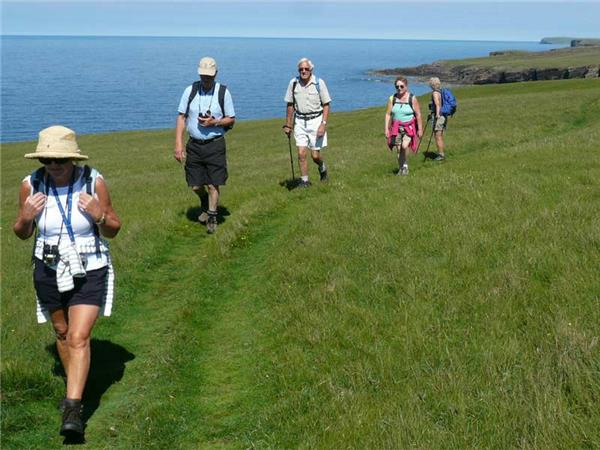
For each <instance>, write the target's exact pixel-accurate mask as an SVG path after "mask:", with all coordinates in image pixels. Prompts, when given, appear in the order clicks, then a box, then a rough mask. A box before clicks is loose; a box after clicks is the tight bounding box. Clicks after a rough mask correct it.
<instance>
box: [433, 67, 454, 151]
mask: <svg viewBox="0 0 600 450" xmlns="http://www.w3.org/2000/svg"><path fill="white" fill-rule="evenodd" d="M429 86H430V87H431V90H432V92H431V103H430V104H429V109H430V110H431V117H432V120H433V131H432V133H433V135H434V136H435V145H436V147H437V150H438V154H437V156H436V157H435V158H434V160H435V161H444V160H445V159H446V153H445V147H446V146H445V143H444V130H446V128H447V126H448V118H449V117H451V116H452V115H453V114H454V113H455V112H456V97H454V94H453V93H452V91H451V90H450V89H447V88H442V83H441V81H440V79H439V78H438V77H431V78H430V79H429Z"/></svg>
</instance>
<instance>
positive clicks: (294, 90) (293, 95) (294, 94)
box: [292, 77, 298, 111]
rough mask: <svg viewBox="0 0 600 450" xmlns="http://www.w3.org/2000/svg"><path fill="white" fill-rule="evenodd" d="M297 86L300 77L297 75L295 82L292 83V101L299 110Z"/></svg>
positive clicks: (295, 108)
mask: <svg viewBox="0 0 600 450" xmlns="http://www.w3.org/2000/svg"><path fill="white" fill-rule="evenodd" d="M296 86H298V77H296V79H295V80H294V83H293V84H292V103H293V105H294V110H295V111H297V110H298V107H297V106H296Z"/></svg>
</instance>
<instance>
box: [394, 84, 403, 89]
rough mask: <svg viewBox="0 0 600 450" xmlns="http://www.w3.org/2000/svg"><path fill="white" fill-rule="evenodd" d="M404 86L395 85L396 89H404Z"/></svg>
mask: <svg viewBox="0 0 600 450" xmlns="http://www.w3.org/2000/svg"><path fill="white" fill-rule="evenodd" d="M404 87H405V86H404V85H403V84H397V85H396V89H404Z"/></svg>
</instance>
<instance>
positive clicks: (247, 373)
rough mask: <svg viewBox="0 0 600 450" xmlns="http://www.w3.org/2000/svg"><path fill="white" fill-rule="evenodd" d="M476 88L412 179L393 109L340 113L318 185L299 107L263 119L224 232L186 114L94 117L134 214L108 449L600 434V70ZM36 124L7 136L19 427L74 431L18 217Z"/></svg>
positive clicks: (499, 442)
mask: <svg viewBox="0 0 600 450" xmlns="http://www.w3.org/2000/svg"><path fill="white" fill-rule="evenodd" d="M458 93H459V100H460V102H461V109H460V115H459V116H457V117H456V118H455V120H453V121H452V122H451V128H450V130H449V132H448V142H449V148H450V158H449V160H448V162H446V163H444V164H434V163H429V162H428V163H425V164H424V163H422V162H421V159H420V158H413V159H412V160H411V163H410V167H411V174H410V176H409V177H406V178H398V177H395V175H394V172H393V169H394V167H395V166H394V160H393V158H392V157H391V156H390V155H389V154H387V153H386V152H387V151H386V149H385V147H384V146H383V145H382V140H383V139H382V136H381V134H382V133H381V132H380V131H381V128H382V126H383V125H382V123H383V114H382V111H380V110H373V109H371V110H365V111H357V112H353V113H344V114H336V115H335V116H334V120H332V126H331V129H330V133H331V135H330V140H331V142H332V146H331V148H330V149H329V151H328V154H327V160H328V162H329V163H330V167H331V176H332V179H331V182H330V183H329V184H328V185H325V186H320V185H316V186H314V187H313V188H311V189H309V190H307V191H292V192H288V191H287V190H286V189H285V188H283V187H281V186H280V185H279V182H282V181H285V178H286V176H287V173H288V172H287V171H288V170H289V160H288V159H287V158H288V155H287V143H286V141H285V139H284V138H283V137H282V136H281V135H280V133H281V131H280V125H281V124H280V123H279V121H266V122H258V123H252V124H250V123H248V124H239V125H238V126H236V129H235V130H234V131H233V132H232V133H231V136H230V137H229V140H228V144H229V147H230V153H229V155H230V159H229V161H230V166H231V172H232V174H231V179H230V182H229V183H228V187H227V188H226V189H225V191H224V196H223V206H224V207H225V208H226V212H227V213H228V214H229V215H225V216H224V219H225V221H224V223H222V224H221V225H220V227H219V230H218V233H217V234H216V235H215V236H207V235H205V234H204V233H203V230H202V229H201V228H200V227H199V226H198V225H197V224H195V223H194V222H193V221H191V220H190V217H191V218H193V216H194V215H195V211H194V209H193V208H194V206H195V202H194V198H193V197H192V196H191V194H190V193H189V192H187V191H186V188H185V186H183V181H182V174H181V172H180V169H179V168H178V167H177V166H176V165H175V164H173V162H172V160H171V155H170V145H171V140H172V136H171V132H158V133H144V132H136V133H116V134H111V135H96V136H85V137H82V138H81V142H80V145H81V146H82V148H84V149H89V150H88V151H89V153H90V154H91V155H92V156H94V164H95V165H96V163H95V161H96V160H99V162H98V164H97V166H98V167H100V169H101V170H102V171H103V172H105V174H106V176H107V179H108V181H109V185H110V188H111V192H112V193H113V197H114V199H113V200H114V202H115V204H116V205H117V207H118V210H119V213H120V214H121V215H122V217H123V219H124V228H123V233H122V234H121V235H120V236H118V238H117V239H115V241H114V244H113V254H114V257H115V260H116V261H117V269H118V271H119V272H118V273H119V280H118V281H119V303H118V305H117V310H116V312H115V315H114V317H112V318H110V319H109V320H105V319H103V320H101V321H100V322H99V324H98V326H97V327H96V330H95V337H96V339H97V342H98V345H97V350H98V351H96V355H97V358H99V359H98V362H97V363H96V365H95V366H94V370H95V373H96V375H94V376H95V377H96V378H94V379H95V380H96V381H97V383H96V384H97V386H98V393H97V396H98V397H99V404H98V405H97V408H96V409H95V410H94V411H93V414H92V416H91V418H90V419H89V422H88V428H87V433H86V434H87V439H88V443H87V444H86V447H89V448H111V449H112V448H123V449H125V448H182V449H188V448H252V447H255V448H408V447H417V448H472V447H477V448H479V447H483V448H544V449H545V448H596V447H598V446H600V434H599V433H598V431H597V430H598V429H600V414H599V413H598V410H597V408H596V405H597V402H598V400H600V384H599V381H598V380H599V379H600V350H599V345H598V329H600V315H599V312H598V311H599V309H598V306H599V302H600V281H599V278H598V276H597V267H599V266H600V256H599V255H600V252H599V250H600V223H599V219H598V217H597V216H598V215H597V209H598V206H599V205H600V189H599V182H598V180H599V179H600V157H599V156H598V153H597V151H595V149H596V146H597V142H598V139H599V138H600V83H598V81H597V80H585V81H584V80H577V81H566V82H549V83H527V84H523V85H521V84H518V85H510V86H490V87H484V88H469V89H464V90H462V91H459V92H458ZM557 111H562V114H560V115H558V114H557ZM30 146H31V144H15V145H7V146H4V148H3V150H2V151H3V167H2V174H3V177H2V178H3V180H2V187H3V199H2V212H3V214H2V240H3V254H2V259H3V264H2V267H3V269H2V271H3V283H2V294H3V295H2V324H3V327H2V393H3V408H2V426H3V433H2V445H3V447H5V448H59V447H60V446H61V440H60V439H59V438H58V437H57V429H58V426H59V415H58V413H57V411H56V402H57V400H58V399H59V398H60V395H61V393H62V381H61V379H60V377H57V376H55V375H53V374H52V372H51V368H52V365H53V357H52V355H51V354H50V353H49V352H48V351H46V349H45V346H46V345H50V344H51V342H52V337H51V334H50V333H49V332H48V329H47V328H44V327H37V326H35V325H34V324H33V315H32V314H31V305H32V303H31V291H32V290H31V286H30V279H29V272H28V266H27V258H28V251H29V248H30V247H29V246H30V243H20V242H18V241H16V240H15V238H13V237H12V236H11V235H10V222H11V220H12V214H13V213H12V212H13V211H14V198H15V193H16V186H17V185H18V180H19V179H20V178H19V177H22V176H23V174H24V173H26V171H27V170H28V169H27V168H28V167H29V166H28V165H27V164H26V163H25V162H23V161H21V159H20V156H21V155H22V154H23V153H25V152H26V151H27V150H28V149H29V147H30ZM96 156H97V158H96ZM131 160H135V161H136V162H137V169H136V170H131V163H130V161H131ZM314 173H315V172H314V169H313V175H314ZM9 262H10V263H9ZM115 360H116V361H115ZM102 380H104V381H102Z"/></svg>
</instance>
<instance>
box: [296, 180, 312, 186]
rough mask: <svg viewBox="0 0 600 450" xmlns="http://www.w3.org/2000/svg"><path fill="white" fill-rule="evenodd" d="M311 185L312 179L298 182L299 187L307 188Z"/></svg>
mask: <svg viewBox="0 0 600 450" xmlns="http://www.w3.org/2000/svg"><path fill="white" fill-rule="evenodd" d="M309 186H310V181H304V180H300V182H299V183H298V187H299V188H307V187H309Z"/></svg>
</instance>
